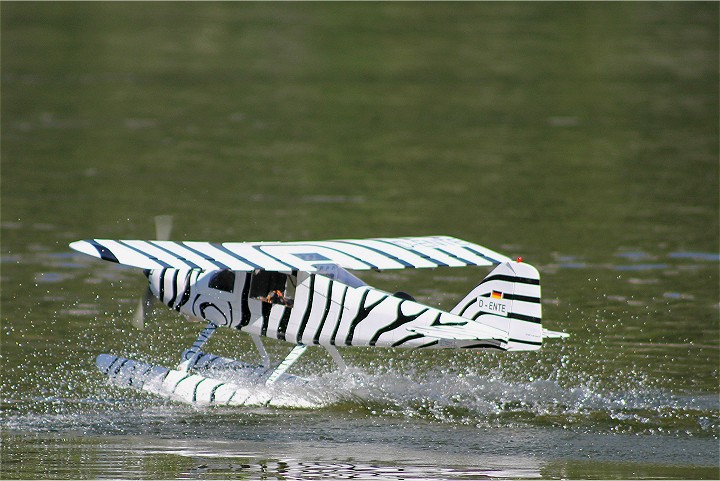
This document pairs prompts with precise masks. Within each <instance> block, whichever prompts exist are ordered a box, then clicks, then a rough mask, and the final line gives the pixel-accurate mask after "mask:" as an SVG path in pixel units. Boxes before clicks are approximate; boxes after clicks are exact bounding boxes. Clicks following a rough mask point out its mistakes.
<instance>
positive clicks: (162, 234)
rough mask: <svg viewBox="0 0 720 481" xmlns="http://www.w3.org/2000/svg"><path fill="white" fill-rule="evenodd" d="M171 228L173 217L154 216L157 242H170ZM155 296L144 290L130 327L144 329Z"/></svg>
mask: <svg viewBox="0 0 720 481" xmlns="http://www.w3.org/2000/svg"><path fill="white" fill-rule="evenodd" d="M172 227H173V216H171V215H156V216H155V238H156V239H157V240H162V241H166V240H170V233H171V232H172ZM154 300H155V296H154V295H153V293H152V291H151V290H150V287H149V286H148V288H147V289H145V294H144V295H143V297H142V299H140V300H139V301H138V306H137V308H136V309H135V315H134V316H133V320H132V325H133V326H134V327H136V328H137V329H144V328H145V317H146V316H147V314H148V312H150V309H151V308H152V304H153V301H154Z"/></svg>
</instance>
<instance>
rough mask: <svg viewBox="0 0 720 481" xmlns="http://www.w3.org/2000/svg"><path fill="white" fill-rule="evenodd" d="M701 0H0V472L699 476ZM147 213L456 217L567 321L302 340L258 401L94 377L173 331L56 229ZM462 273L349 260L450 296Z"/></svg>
mask: <svg viewBox="0 0 720 481" xmlns="http://www.w3.org/2000/svg"><path fill="white" fill-rule="evenodd" d="M718 10H719V8H718V4H717V3H714V2H706V3H694V2H677V3H675V2H666V3H653V2H640V3H602V4H598V3H565V2H562V3H537V4H536V3H532V4H528V3H472V4H466V3H462V4H456V3H441V4H417V3H413V4H405V3H361V4H303V3H299V4H297V3H84V2H80V3H7V2H3V3H2V4H1V5H0V14H1V22H2V24H1V27H2V30H1V35H2V37H1V40H2V57H1V58H2V60H1V61H2V69H1V70H2V139H1V140H2V144H1V145H2V152H1V154H2V157H1V162H2V164H1V171H0V174H1V181H2V184H1V196H2V197H1V200H2V212H1V214H2V217H1V219H0V227H1V229H2V231H1V232H2V239H1V240H2V265H1V268H2V271H1V280H2V283H1V288H2V298H1V300H2V306H1V307H2V318H1V319H2V338H1V341H2V344H1V348H2V349H1V351H0V356H1V358H0V359H1V360H2V371H1V372H2V374H1V375H0V381H1V382H0V389H1V391H0V401H1V402H2V406H1V407H2V410H1V412H0V427H1V428H2V438H1V439H2V447H1V449H2V451H1V454H2V456H1V458H0V461H1V462H2V463H1V464H0V477H1V478H3V479H10V478H80V477H93V478H98V477H124V478H175V477H184V478H218V477H220V478H228V477H247V478H259V477H262V478H270V479H293V478H300V477H303V478H308V479H318V478H330V479H337V478H350V477H354V478H360V479H364V478H371V477H384V478H391V479H448V478H450V479H478V478H480V479H482V478H488V477H500V478H516V477H521V478H533V477H538V478H557V477H571V478H717V477H718V476H720V472H719V471H718V465H719V464H720V460H719V458H720V455H719V451H718V446H719V445H718V434H719V433H718V429H719V427H720V421H719V419H720V401H719V400H718V392H719V391H720V389H719V388H718V368H719V363H720V350H719V349H720V342H719V340H718V337H719V324H720V322H719V303H720V294H719V290H720V287H719V280H718V279H719V275H718V262H719V261H720V248H719V245H718V243H719V240H718V238H719V231H720V228H719V227H718V211H719V207H718V206H719V200H718V192H719V190H720V189H719V185H718V184H719V180H718V179H719V173H718V103H719V102H718V17H719V11H718ZM158 214H169V215H173V216H174V218H175V228H174V235H173V237H174V238H175V239H178V240H210V241H228V240H233V241H239V240H301V239H327V238H359V237H379V236H405V235H429V234H447V235H454V236H457V237H460V238H465V239H468V240H471V241H473V242H477V243H480V244H483V245H486V246H488V247H491V248H494V249H496V250H498V251H500V252H503V253H505V254H507V255H510V256H518V255H521V256H523V257H524V259H525V260H526V261H527V262H530V263H532V264H533V265H535V266H537V267H538V268H539V270H540V272H541V274H542V276H543V294H544V305H543V309H544V317H545V319H546V325H547V327H549V328H550V329H558V330H564V331H567V332H569V333H571V335H572V337H571V338H570V339H567V340H564V341H556V342H552V343H548V345H546V346H545V347H544V348H543V350H542V351H541V352H539V353H524V354H511V355H508V354H498V353H481V354H477V353H467V352H461V353H451V352H441V353H437V352H408V351H392V350H365V349H352V350H345V351H343V354H344V355H345V356H346V358H347V360H348V361H349V362H350V363H351V364H352V365H353V366H354V367H353V369H352V371H351V372H349V373H347V374H346V375H343V376H340V375H338V374H337V373H335V372H333V371H332V366H331V363H330V361H329V359H328V357H327V355H326V354H324V353H323V352H321V351H312V352H310V353H309V354H307V355H306V356H307V357H306V358H303V360H302V361H301V362H300V363H298V365H297V367H296V368H294V369H295V371H296V372H298V373H301V374H305V375H308V376H310V377H311V378H312V380H311V383H310V385H309V386H307V387H304V388H302V389H298V388H294V390H293V389H291V388H288V389H289V390H288V391H287V392H285V393H283V394H284V395H285V399H290V400H291V401H288V402H285V403H284V404H283V403H279V405H271V406H266V407H252V408H234V409H230V408H198V407H192V406H186V405H180V404H175V403H172V402H168V401H164V400H161V399H156V398H153V397H151V396H149V395H144V394H140V393H135V392H129V391H125V390H121V389H119V388H117V387H114V386H111V385H108V384H106V382H105V379H104V378H103V377H102V376H101V375H100V373H99V372H97V371H96V369H95V367H94V358H95V356H96V355H97V354H99V353H101V352H112V353H116V354H121V355H129V356H132V357H134V358H137V359H140V360H145V361H152V362H158V363H163V364H166V365H174V364H175V363H177V360H178V356H179V352H180V351H181V350H182V349H184V348H185V347H187V346H189V344H190V343H191V342H192V341H193V339H194V337H195V335H196V333H197V331H198V330H199V327H200V326H196V325H191V324H189V323H187V322H186V321H184V320H181V319H179V318H177V317H176V316H175V315H173V313H170V312H164V311H162V310H157V311H156V312H155V313H154V316H153V317H152V318H151V319H150V320H149V321H148V328H147V329H145V330H144V331H138V330H135V329H133V328H132V327H131V326H130V322H129V321H130V319H131V318H132V311H133V309H134V307H135V304H136V302H137V299H138V296H139V295H140V294H141V292H142V289H143V277H142V275H140V274H139V272H137V271H136V270H133V269H125V268H122V267H118V266H114V265H110V264H107V263H102V262H99V261H95V260H93V259H89V258H85V257H83V256H81V255H77V254H75V253H73V252H71V251H70V249H69V248H68V247H67V244H68V243H69V242H70V241H73V240H76V239H83V238H90V237H106V238H151V237H152V236H153V235H154V227H153V221H152V218H153V216H155V215H158ZM485 274H486V271H485V270H482V269H437V270H434V271H415V272H388V273H372V274H369V275H364V276H363V279H364V280H366V281H367V282H369V283H371V284H373V285H376V286H378V287H380V288H383V289H386V290H398V289H402V290H407V291H409V292H411V293H413V294H414V295H415V296H416V297H417V298H418V300H420V301H421V302H426V303H430V304H433V305H439V306H441V307H445V308H451V307H452V306H453V305H454V304H455V302H457V300H458V299H460V298H462V297H463V296H464V294H465V293H466V292H467V291H468V290H470V288H472V287H473V286H474V285H475V284H476V283H477V282H478V281H479V279H481V278H482V277H483V276H484V275H485ZM269 348H270V349H271V351H272V352H273V353H274V354H275V355H278V356H279V355H281V354H282V353H284V352H286V351H287V345H283V344H280V343H274V344H273V343H271V344H270V345H269ZM208 350H211V351H212V352H217V353H220V354H226V355H234V356H239V357H242V356H248V355H249V356H251V357H252V356H254V352H253V351H252V346H251V343H249V342H248V340H247V339H245V338H244V337H242V336H237V335H234V334H233V333H231V332H227V333H225V332H223V333H219V334H218V335H217V336H216V338H213V340H212V341H211V343H210V345H209V346H208ZM246 351H247V352H249V353H250V354H245V352H246Z"/></svg>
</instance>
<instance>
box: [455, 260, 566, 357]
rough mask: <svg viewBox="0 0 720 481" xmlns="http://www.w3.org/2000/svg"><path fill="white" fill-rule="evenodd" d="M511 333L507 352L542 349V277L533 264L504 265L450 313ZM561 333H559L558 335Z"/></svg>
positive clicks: (509, 263)
mask: <svg viewBox="0 0 720 481" xmlns="http://www.w3.org/2000/svg"><path fill="white" fill-rule="evenodd" d="M450 313H451V314H456V315H458V316H462V317H464V318H466V319H472V320H474V321H476V322H478V323H480V324H485V325H488V326H491V327H494V328H497V329H501V330H503V331H505V332H507V333H508V342H507V347H506V349H507V350H508V351H533V350H536V349H540V346H542V340H543V337H550V336H543V327H542V306H541V304H540V274H539V273H538V271H537V269H535V268H534V267H533V266H531V265H530V264H525V263H522V262H512V261H511V262H504V263H502V264H500V265H498V266H497V267H496V268H495V269H494V270H493V271H492V272H491V273H490V274H488V276H487V277H486V278H485V279H483V281H482V282H481V283H480V285H478V286H477V287H476V288H475V289H473V290H472V291H470V293H469V294H468V295H467V296H465V298H464V299H463V300H462V301H460V303H459V304H458V305H457V306H455V308H453V310H452V311H450ZM555 334H560V333H555Z"/></svg>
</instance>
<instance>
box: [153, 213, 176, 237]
mask: <svg viewBox="0 0 720 481" xmlns="http://www.w3.org/2000/svg"><path fill="white" fill-rule="evenodd" d="M172 227H173V216H171V215H156V216H155V240H161V241H166V240H170V233H171V232H172Z"/></svg>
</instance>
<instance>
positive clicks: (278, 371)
mask: <svg viewBox="0 0 720 481" xmlns="http://www.w3.org/2000/svg"><path fill="white" fill-rule="evenodd" d="M305 349H307V346H304V345H302V344H298V345H297V346H295V347H293V349H292V351H290V354H288V355H287V357H286V358H285V360H284V361H283V362H281V363H280V365H278V367H276V368H275V370H274V371H273V373H272V374H270V377H269V378H268V379H267V381H265V385H266V386H269V385H271V384H273V383H275V381H277V380H278V379H279V378H280V376H282V375H283V374H285V371H287V370H288V369H290V366H292V365H293V364H295V361H297V360H298V359H299V358H300V356H302V354H303V353H304V352H305Z"/></svg>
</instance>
